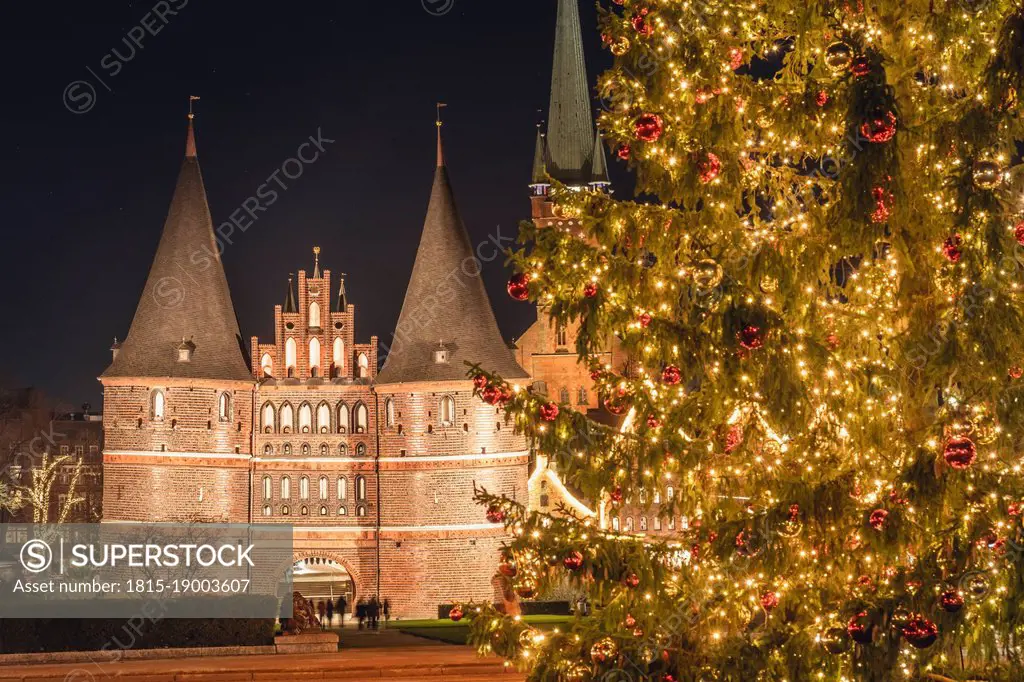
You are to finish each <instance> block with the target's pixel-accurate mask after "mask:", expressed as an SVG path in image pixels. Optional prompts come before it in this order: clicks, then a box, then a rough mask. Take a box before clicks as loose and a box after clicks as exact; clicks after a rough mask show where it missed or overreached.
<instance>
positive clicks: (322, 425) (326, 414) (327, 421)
mask: <svg viewBox="0 0 1024 682" xmlns="http://www.w3.org/2000/svg"><path fill="white" fill-rule="evenodd" d="M316 428H317V431H319V432H320V433H330V432H331V406H330V405H328V404H327V403H320V405H318V406H317V408H316Z"/></svg>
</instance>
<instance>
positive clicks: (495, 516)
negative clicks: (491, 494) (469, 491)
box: [487, 504, 505, 523]
mask: <svg viewBox="0 0 1024 682" xmlns="http://www.w3.org/2000/svg"><path fill="white" fill-rule="evenodd" d="M487 520H488V521H490V522H491V523H501V522H502V521H504V520H505V510H504V509H502V508H501V507H499V506H498V505H496V504H492V505H491V506H490V507H488V508H487Z"/></svg>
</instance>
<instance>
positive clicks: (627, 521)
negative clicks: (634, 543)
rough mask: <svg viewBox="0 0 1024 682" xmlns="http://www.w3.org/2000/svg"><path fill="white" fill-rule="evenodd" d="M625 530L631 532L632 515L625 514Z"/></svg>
mask: <svg viewBox="0 0 1024 682" xmlns="http://www.w3.org/2000/svg"><path fill="white" fill-rule="evenodd" d="M626 532H627V533H632V532H633V517H632V516H627V517H626Z"/></svg>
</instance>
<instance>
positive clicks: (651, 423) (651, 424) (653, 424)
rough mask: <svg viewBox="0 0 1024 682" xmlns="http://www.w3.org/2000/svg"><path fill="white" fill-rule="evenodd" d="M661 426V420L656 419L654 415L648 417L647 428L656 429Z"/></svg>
mask: <svg viewBox="0 0 1024 682" xmlns="http://www.w3.org/2000/svg"><path fill="white" fill-rule="evenodd" d="M659 426H661V420H660V419H658V418H657V417H655V416H654V415H653V414H649V415H647V428H649V429H656V428H658V427H659Z"/></svg>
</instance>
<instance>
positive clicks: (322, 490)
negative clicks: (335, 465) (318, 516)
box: [317, 476, 330, 500]
mask: <svg viewBox="0 0 1024 682" xmlns="http://www.w3.org/2000/svg"><path fill="white" fill-rule="evenodd" d="M329 487H330V481H328V480H327V477H326V476H321V477H320V480H319V481H317V493H319V498H320V499H321V500H326V499H327V498H328V497H329V493H328V488H329Z"/></svg>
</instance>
